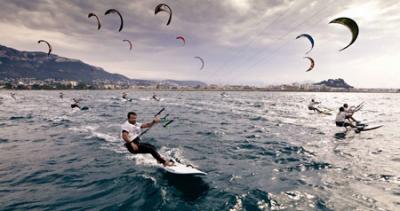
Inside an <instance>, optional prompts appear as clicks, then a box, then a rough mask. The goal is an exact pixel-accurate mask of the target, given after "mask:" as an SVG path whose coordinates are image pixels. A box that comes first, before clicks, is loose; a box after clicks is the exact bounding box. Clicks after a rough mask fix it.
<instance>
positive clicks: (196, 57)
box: [194, 56, 204, 70]
mask: <svg viewBox="0 0 400 211" xmlns="http://www.w3.org/2000/svg"><path fill="white" fill-rule="evenodd" d="M194 58H195V59H198V60H200V62H201V67H200V70H202V69H203V68H204V59H202V58H201V57H200V56H195V57H194Z"/></svg>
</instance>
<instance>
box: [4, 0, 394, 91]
mask: <svg viewBox="0 0 400 211" xmlns="http://www.w3.org/2000/svg"><path fill="white" fill-rule="evenodd" d="M165 2H166V3H167V4H169V5H170V6H171V7H172V9H173V14H174V15H173V17H172V23H171V25H170V26H166V25H165V23H166V19H167V16H166V14H159V15H157V16H155V15H154V7H155V6H156V5H157V4H158V3H160V2H159V1H155V0H141V1H128V0H114V1H109V0H86V1H80V0H69V1H63V0H53V1H48V0H31V1H23V0H13V1H6V0H0V3H1V5H2V7H0V28H1V29H2V33H0V39H1V40H2V43H0V44H4V45H7V46H10V47H14V48H17V49H20V50H32V51H38V50H43V49H42V46H39V45H37V43H36V42H37V40H38V39H46V40H48V41H49V42H51V43H52V45H53V48H54V53H56V54H58V55H61V56H66V57H71V58H76V59H80V60H83V61H85V62H87V63H90V64H93V65H95V66H101V67H103V68H104V69H106V70H107V71H110V72H116V73H121V74H124V75H127V76H129V77H134V78H159V79H161V78H168V79H193V80H203V81H206V82H213V83H240V84H245V83H257V84H265V83H276V82H282V83H283V82H295V81H305V80H325V79H327V78H331V77H338V76H340V77H343V78H344V79H346V80H349V81H350V83H351V82H353V83H354V84H355V85H356V86H362V87H376V86H387V87H389V86H392V87H395V86H398V84H399V83H400V79H395V78H394V77H393V71H394V70H395V67H396V65H397V59H396V56H398V55H399V54H398V53H397V51H398V50H397V49H399V47H400V44H398V42H397V40H396V38H397V37H399V35H400V33H399V26H400V13H398V11H399V9H400V3H398V2H397V1H395V0H393V1H379V0H372V1H367V2H366V1H361V0H350V1H337V0H327V1H316V0H314V1H309V0H299V1H294V0H271V1H265V0H222V1H200V0H197V1H196V0H166V1H165ZM110 8H115V9H118V10H119V11H120V12H121V13H122V15H123V17H124V20H125V27H124V29H123V31H122V32H118V26H119V19H118V18H117V17H114V16H104V12H105V11H106V10H107V9H110ZM90 12H94V13H96V14H97V15H98V16H99V18H100V20H101V22H102V29H101V30H97V28H96V27H97V26H96V23H95V21H94V20H92V19H88V17H87V14H88V13H90ZM339 16H348V17H351V18H354V19H355V20H356V21H357V22H358V24H359V26H360V35H359V38H358V40H357V41H356V42H355V43H354V45H353V46H351V47H350V48H348V49H346V50H345V51H343V52H338V50H339V49H340V48H342V47H344V46H345V45H346V44H347V43H348V42H349V40H350V34H349V31H348V29H347V28H345V27H343V26H339V25H333V24H328V22H329V21H330V20H331V19H333V18H335V17H339ZM301 33H309V34H311V35H312V36H313V37H314V39H315V41H316V45H315V49H314V50H313V51H312V52H311V53H310V56H311V57H313V58H314V59H315V61H316V67H315V71H313V72H310V73H304V70H305V69H306V68H307V65H308V64H307V63H306V61H304V59H303V57H304V52H305V51H306V50H308V48H309V44H308V43H307V42H303V41H300V40H295V37H296V36H297V35H299V34H301ZM177 35H183V36H185V38H186V40H187V45H186V46H185V47H182V46H181V44H180V43H179V42H178V41H177V40H176V39H175V38H176V36H177ZM123 39H129V40H131V41H132V42H133V43H134V49H133V51H129V50H127V47H126V43H123V42H122V40H123ZM194 56H201V57H203V58H204V59H205V60H206V67H205V69H204V70H203V71H199V69H198V63H197V61H195V60H194V59H193V57H194ZM374 58H377V59H374ZM397 66H398V65H397ZM378 70H379V71H378ZM376 72H379V73H380V75H379V77H377V78H379V80H380V81H374V80H371V77H369V76H367V74H366V73H368V74H371V75H375V74H376ZM381 80H382V81H390V82H387V83H382V82H381Z"/></svg>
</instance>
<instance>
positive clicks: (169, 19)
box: [154, 4, 172, 26]
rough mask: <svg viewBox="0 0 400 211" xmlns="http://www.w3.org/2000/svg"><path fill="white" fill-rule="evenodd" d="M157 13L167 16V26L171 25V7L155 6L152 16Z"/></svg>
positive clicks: (165, 5) (164, 5)
mask: <svg viewBox="0 0 400 211" xmlns="http://www.w3.org/2000/svg"><path fill="white" fill-rule="evenodd" d="M159 12H166V13H168V14H169V18H168V21H167V26H168V25H169V24H170V23H171V19H172V10H171V7H169V6H168V5H167V4H159V5H157V6H156V8H155V10H154V15H157V14H158V13H159Z"/></svg>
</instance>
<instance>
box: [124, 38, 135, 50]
mask: <svg viewBox="0 0 400 211" xmlns="http://www.w3.org/2000/svg"><path fill="white" fill-rule="evenodd" d="M122 41H123V42H127V43H128V44H129V50H132V48H133V44H132V42H131V41H130V40H122Z"/></svg>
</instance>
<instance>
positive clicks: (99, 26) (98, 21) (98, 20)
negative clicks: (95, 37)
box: [88, 13, 101, 30]
mask: <svg viewBox="0 0 400 211" xmlns="http://www.w3.org/2000/svg"><path fill="white" fill-rule="evenodd" d="M91 17H95V18H96V20H97V30H100V28H101V23H100V19H99V17H98V16H97V15H96V14H94V13H89V15H88V18H91Z"/></svg>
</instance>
